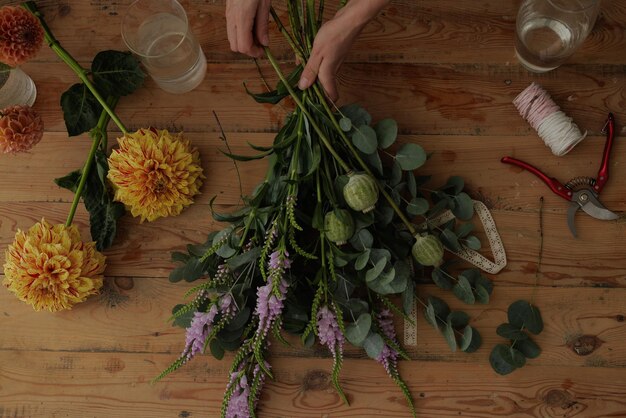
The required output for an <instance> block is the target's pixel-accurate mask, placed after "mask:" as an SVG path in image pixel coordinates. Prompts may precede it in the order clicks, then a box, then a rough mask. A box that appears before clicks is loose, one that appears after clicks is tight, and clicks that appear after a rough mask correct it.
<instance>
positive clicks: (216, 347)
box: [209, 338, 224, 360]
mask: <svg viewBox="0 0 626 418" xmlns="http://www.w3.org/2000/svg"><path fill="white" fill-rule="evenodd" d="M209 350H211V355H212V356H213V357H215V358H216V359H217V360H221V359H223V358H224V348H223V347H222V346H221V344H220V343H219V341H218V340H217V339H215V338H214V339H212V340H211V341H210V342H209Z"/></svg>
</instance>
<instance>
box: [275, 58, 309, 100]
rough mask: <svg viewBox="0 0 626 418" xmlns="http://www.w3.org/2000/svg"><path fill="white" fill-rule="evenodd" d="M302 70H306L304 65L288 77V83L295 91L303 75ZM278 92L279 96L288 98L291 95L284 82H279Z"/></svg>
mask: <svg viewBox="0 0 626 418" xmlns="http://www.w3.org/2000/svg"><path fill="white" fill-rule="evenodd" d="M302 70H304V67H303V66H302V65H298V66H297V67H296V68H295V69H294V70H293V71H292V72H291V73H290V74H289V75H288V76H287V77H286V80H287V83H288V84H289V86H290V87H291V88H293V89H294V90H295V87H296V86H297V85H298V81H299V80H300V75H302ZM276 91H277V92H278V94H284V95H286V96H288V95H289V90H287V87H286V86H285V83H283V82H282V80H281V81H279V82H278V84H277V85H276Z"/></svg>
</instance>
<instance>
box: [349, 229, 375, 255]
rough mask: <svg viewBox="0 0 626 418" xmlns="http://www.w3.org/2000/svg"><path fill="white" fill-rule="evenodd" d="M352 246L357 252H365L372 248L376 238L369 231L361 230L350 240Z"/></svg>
mask: <svg viewBox="0 0 626 418" xmlns="http://www.w3.org/2000/svg"><path fill="white" fill-rule="evenodd" d="M350 244H352V246H353V247H354V249H355V250H357V251H365V250H366V249H367V248H372V245H373V244H374V237H373V236H372V234H371V233H370V231H368V230H367V229H361V230H360V231H359V232H358V233H356V234H354V235H353V236H352V238H350Z"/></svg>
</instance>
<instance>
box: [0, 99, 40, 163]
mask: <svg viewBox="0 0 626 418" xmlns="http://www.w3.org/2000/svg"><path fill="white" fill-rule="evenodd" d="M42 136H43V121H42V120H41V117H40V116H39V114H38V113H37V112H35V111H34V110H33V109H32V108H31V107H29V106H12V107H7V108H5V109H2V110H0V153H3V154H6V153H9V152H23V151H28V150H30V149H31V148H32V147H34V146H35V145H36V144H37V143H38V142H39V141H41V137H42Z"/></svg>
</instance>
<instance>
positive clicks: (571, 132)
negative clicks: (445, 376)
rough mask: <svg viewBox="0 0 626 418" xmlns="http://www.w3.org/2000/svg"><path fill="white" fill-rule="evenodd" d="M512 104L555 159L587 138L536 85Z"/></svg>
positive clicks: (527, 89)
mask: <svg viewBox="0 0 626 418" xmlns="http://www.w3.org/2000/svg"><path fill="white" fill-rule="evenodd" d="M513 104H514V105H515V107H516V108H517V110H518V112H519V113H520V115H521V116H522V117H523V118H524V119H526V121H528V123H529V124H530V126H532V127H533V129H534V130H535V131H537V133H538V134H539V136H540V137H541V139H543V142H544V143H545V144H546V146H547V147H549V148H550V150H551V151H552V153H553V154H554V155H556V156H559V157H560V156H562V155H565V154H567V153H568V152H570V151H571V150H572V149H573V148H574V147H575V146H576V144H578V143H579V142H580V141H582V140H583V139H584V138H585V136H587V132H585V133H581V132H580V129H579V128H578V126H577V125H576V124H575V123H574V122H573V121H572V118H570V117H568V116H567V115H566V114H565V113H563V112H562V111H561V110H560V108H559V106H558V105H557V104H556V103H554V101H553V100H552V98H551V97H550V95H549V94H548V93H547V92H546V91H545V90H544V89H543V88H541V86H540V85H538V84H536V83H532V84H531V85H530V86H528V87H527V88H526V89H524V91H522V92H521V93H520V94H519V95H518V96H517V97H516V98H515V99H514V100H513Z"/></svg>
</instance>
